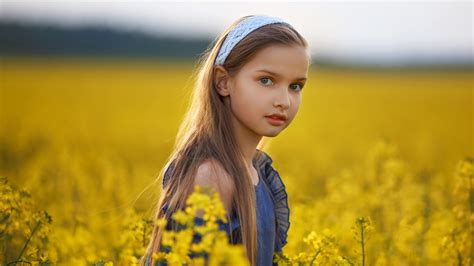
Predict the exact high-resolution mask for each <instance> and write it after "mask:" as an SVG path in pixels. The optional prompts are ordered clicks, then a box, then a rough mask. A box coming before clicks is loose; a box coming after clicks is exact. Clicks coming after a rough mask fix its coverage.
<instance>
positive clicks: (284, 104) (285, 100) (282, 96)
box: [274, 88, 290, 110]
mask: <svg viewBox="0 0 474 266" xmlns="http://www.w3.org/2000/svg"><path fill="white" fill-rule="evenodd" d="M274 105H275V107H280V108H282V109H283V110H286V109H288V108H289V107H290V94H289V93H288V89H287V88H281V89H279V90H278V95H276V96H275V101H274Z"/></svg>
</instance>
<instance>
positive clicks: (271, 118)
mask: <svg viewBox="0 0 474 266" xmlns="http://www.w3.org/2000/svg"><path fill="white" fill-rule="evenodd" d="M265 118H266V119H267V121H268V123H270V124H271V125H272V126H281V125H283V124H284V123H285V121H284V120H282V119H279V118H277V117H275V116H266V117H265Z"/></svg>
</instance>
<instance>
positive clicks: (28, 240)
mask: <svg viewBox="0 0 474 266" xmlns="http://www.w3.org/2000/svg"><path fill="white" fill-rule="evenodd" d="M40 224H41V221H38V222H37V223H36V226H35V228H34V229H33V231H32V232H31V235H30V236H29V237H28V239H27V240H26V242H25V245H23V248H22V249H21V252H20V254H19V255H18V257H17V259H16V260H17V261H20V258H21V256H23V252H25V249H26V247H27V246H28V244H29V243H30V240H31V238H32V237H33V235H34V234H35V232H36V230H38V228H39V226H40Z"/></svg>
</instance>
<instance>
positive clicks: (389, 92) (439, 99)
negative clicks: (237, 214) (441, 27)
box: [0, 58, 474, 266]
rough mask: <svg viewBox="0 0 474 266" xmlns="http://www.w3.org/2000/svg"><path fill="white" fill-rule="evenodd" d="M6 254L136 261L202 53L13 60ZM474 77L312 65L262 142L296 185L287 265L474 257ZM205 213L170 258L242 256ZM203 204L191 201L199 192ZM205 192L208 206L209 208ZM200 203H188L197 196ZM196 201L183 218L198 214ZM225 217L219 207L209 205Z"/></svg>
mask: <svg viewBox="0 0 474 266" xmlns="http://www.w3.org/2000/svg"><path fill="white" fill-rule="evenodd" d="M0 71H1V84H0V195H1V199H2V200H1V202H0V241H1V245H0V247H1V250H0V264H1V265H49V264H53V265H92V264H95V265H134V264H136V263H138V261H139V259H140V257H141V256H142V255H143V254H144V252H145V248H146V245H147V244H148V241H149V237H150V235H151V230H152V225H153V223H154V222H157V223H159V224H160V225H163V224H162V223H163V221H153V220H152V216H153V213H154V208H155V203H156V201H157V199H158V197H159V189H160V182H161V180H159V179H157V178H158V177H159V173H160V170H161V168H162V167H163V164H164V162H165V160H166V158H167V156H168V155H169V153H170V152H171V149H172V146H173V142H174V138H175V135H176V132H177V129H178V126H179V123H180V121H181V118H182V115H183V114H184V111H185V110H186V106H187V104H188V101H189V96H190V92H191V89H192V85H193V79H192V73H193V65H192V64H191V63H187V62H153V61H138V60H131V59H114V60H108V61H107V60H102V61H99V60H96V59H34V58H3V59H2V62H1V68H0ZM473 79H474V75H473V72H472V71H467V70H458V71H455V70H451V71H441V70H391V71H388V70H387V71H382V70H372V71H370V70H355V69H353V70H347V69H335V68H334V69H329V68H313V69H311V70H310V73H309V80H308V83H307V85H306V86H305V88H304V89H303V92H302V93H303V101H302V105H301V107H300V110H299V113H298V115H297V117H296V118H295V119H294V120H293V122H292V124H291V125H290V126H289V127H288V128H287V129H285V131H283V132H282V133H281V134H280V135H279V136H277V137H276V138H274V139H271V140H267V144H266V146H265V148H264V150H265V151H266V152H267V153H268V154H269V155H270V156H271V157H272V159H273V166H274V168H275V169H276V170H277V171H278V172H279V173H280V175H281V177H282V179H283V181H284V183H285V185H286V188H287V193H288V198H289V206H290V224H291V225H290V229H289V238H288V244H287V245H286V246H285V247H284V249H283V253H282V254H278V256H277V259H278V262H279V264H281V265H397V266H398V265H472V264H473V261H472V260H473V257H474V246H473V245H472V239H473V238H474V233H473V228H474V215H473V210H474V189H473V184H474V178H473V175H474V145H473V136H474V135H473V129H474V127H473V121H474V120H473V111H474V107H473V106H474V105H473V100H474V89H473V87H472V84H473ZM189 203H190V206H194V208H197V207H196V206H214V208H211V209H210V210H209V216H207V218H208V219H209V224H208V226H206V227H203V228H198V229H195V230H198V233H202V234H204V235H206V236H208V237H207V238H205V240H206V242H205V243H202V244H201V245H193V244H192V243H191V242H190V239H191V238H192V233H193V232H191V231H189V230H185V231H183V232H182V233H173V232H169V233H168V234H167V237H166V238H165V240H166V243H168V244H169V246H171V247H174V249H173V252H172V253H170V254H168V255H165V254H156V255H155V257H156V258H160V259H163V260H167V261H168V262H169V263H170V264H171V265H180V264H182V263H188V264H193V265H201V264H203V263H205V261H204V260H203V259H202V258H194V259H193V258H189V257H187V256H186V254H187V253H188V251H195V252H208V253H209V254H210V256H209V261H208V262H209V264H211V265H242V264H245V259H244V257H243V250H242V249H240V247H239V246H230V245H228V244H227V243H226V242H225V238H223V236H222V234H220V233H219V231H218V230H215V229H216V228H215V224H214V225H213V223H214V222H215V218H216V217H221V216H222V209H221V207H222V206H220V205H219V204H220V203H219V202H218V201H217V200H216V197H215V195H212V194H209V193H203V194H199V193H197V194H195V195H194V196H193V198H191V200H190V202H189ZM193 204H194V205H193ZM199 204H204V205H199ZM190 210H193V209H192V208H191V209H190ZM192 214H193V212H190V213H181V214H179V215H178V216H177V217H176V218H177V219H179V220H180V221H181V222H182V223H183V224H189V223H192V219H191V218H190V217H192ZM213 217H214V218H213Z"/></svg>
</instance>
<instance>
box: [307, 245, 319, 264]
mask: <svg viewBox="0 0 474 266" xmlns="http://www.w3.org/2000/svg"><path fill="white" fill-rule="evenodd" d="M320 252H321V249H319V250H318V251H317V252H316V253H315V254H314V256H313V259H312V260H311V262H310V264H309V265H310V266H313V263H314V260H315V259H316V257H317V256H318V255H319V253H320Z"/></svg>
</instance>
